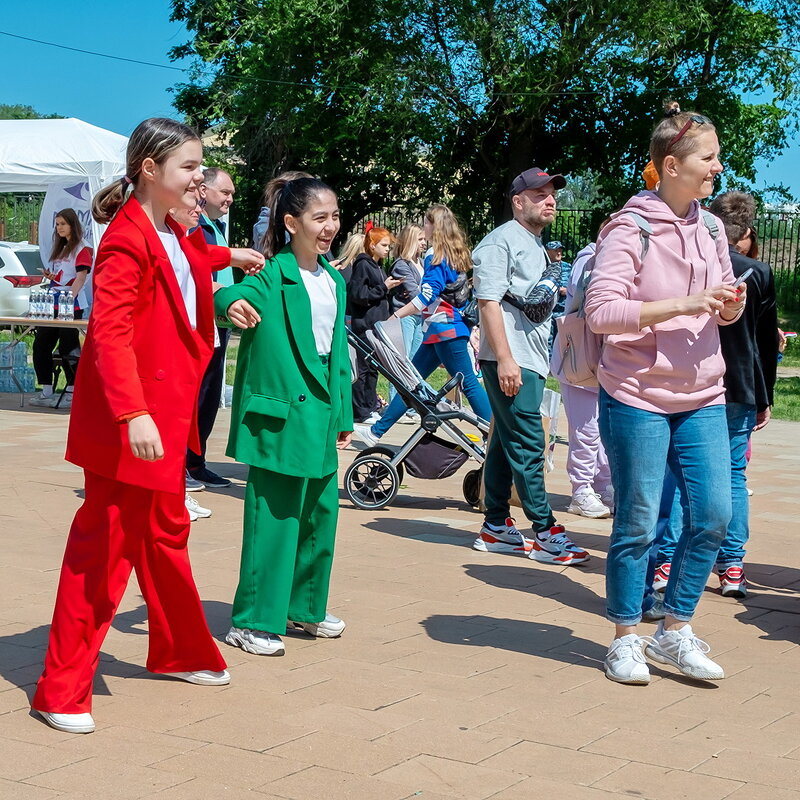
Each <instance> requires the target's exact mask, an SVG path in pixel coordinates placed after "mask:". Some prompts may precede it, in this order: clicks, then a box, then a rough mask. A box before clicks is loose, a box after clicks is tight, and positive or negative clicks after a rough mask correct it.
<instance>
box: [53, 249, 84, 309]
mask: <svg viewBox="0 0 800 800" xmlns="http://www.w3.org/2000/svg"><path fill="white" fill-rule="evenodd" d="M91 269H92V248H91V247H89V246H88V245H87V244H86V243H85V242H81V243H80V244H79V245H78V246H77V247H76V248H75V249H74V250H73V251H72V254H71V255H69V256H67V257H66V258H58V259H56V260H55V261H51V262H50V271H51V272H54V273H55V276H54V277H53V279H52V280H51V281H50V286H51V287H53V288H60V287H70V286H72V284H73V283H75V278H76V277H77V276H78V272H81V271H84V270H85V271H86V272H90V271H91ZM87 307H88V303H87V298H86V289H81V290H80V292H78V296H77V297H76V298H75V308H81V309H85V308H87Z"/></svg>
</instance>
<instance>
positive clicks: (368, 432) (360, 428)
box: [353, 422, 380, 447]
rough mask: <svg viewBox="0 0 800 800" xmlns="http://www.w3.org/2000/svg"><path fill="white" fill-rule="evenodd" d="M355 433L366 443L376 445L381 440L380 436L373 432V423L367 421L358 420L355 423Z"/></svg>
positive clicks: (371, 445)
mask: <svg viewBox="0 0 800 800" xmlns="http://www.w3.org/2000/svg"><path fill="white" fill-rule="evenodd" d="M353 433H354V434H355V435H356V436H358V438H359V439H361V441H362V442H364V444H368V445H369V446H370V447H375V445H376V444H378V442H379V441H380V437H378V436H376V435H375V434H374V433H373V432H372V424H371V423H367V422H356V423H355V424H354V425H353Z"/></svg>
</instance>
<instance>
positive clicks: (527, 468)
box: [481, 361, 556, 532]
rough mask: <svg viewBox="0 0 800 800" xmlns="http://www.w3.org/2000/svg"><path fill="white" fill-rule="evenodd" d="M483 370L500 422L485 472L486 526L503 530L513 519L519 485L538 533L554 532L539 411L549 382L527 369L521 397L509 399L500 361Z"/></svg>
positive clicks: (487, 363) (496, 419) (483, 365)
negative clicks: (500, 378)
mask: <svg viewBox="0 0 800 800" xmlns="http://www.w3.org/2000/svg"><path fill="white" fill-rule="evenodd" d="M481 369H482V371H483V377H484V385H485V386H486V392H487V394H488V395H489V402H490V403H491V406H492V414H493V417H492V419H493V421H494V432H493V434H492V438H491V441H490V442H489V448H488V450H487V453H486V463H485V464H484V467H483V474H484V485H485V487H486V496H485V498H484V503H485V506H486V521H487V522H489V523H492V524H494V525H502V524H503V523H504V522H505V520H506V517H508V516H510V510H509V500H510V499H511V483H512V481H513V482H514V486H516V487H517V494H518V495H519V499H520V502H521V503H522V510H523V511H524V512H525V516H526V517H527V518H528V519H529V520H530V523H531V526H532V527H533V530H534V531H535V532H539V531H546V530H549V529H550V528H551V527H552V526H553V525H555V524H556V521H555V517H554V516H553V511H552V509H551V508H550V501H549V500H548V498H547V491H546V490H545V485H544V465H545V440H544V428H543V427H542V415H541V412H540V411H539V407H540V406H541V404H542V396H543V394H544V384H545V379H544V378H543V377H542V376H541V375H539V374H537V373H536V372H533V371H532V370H529V369H523V370H522V386H521V387H520V390H519V393H518V394H516V395H515V396H514V397H508V395H506V394H504V393H503V390H502V389H501V388H500V383H499V381H498V379H497V362H495V361H481Z"/></svg>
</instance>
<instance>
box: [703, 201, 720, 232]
mask: <svg viewBox="0 0 800 800" xmlns="http://www.w3.org/2000/svg"><path fill="white" fill-rule="evenodd" d="M700 216H702V218H703V222H704V223H705V226H706V228H708V232H709V233H710V234H711V238H712V239H716V238H717V236H719V225H717V218H716V217H715V216H714V215H713V214H712V213H711V212H710V211H708V210H707V209H705V208H701V209H700Z"/></svg>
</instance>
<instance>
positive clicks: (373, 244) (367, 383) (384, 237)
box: [347, 228, 402, 423]
mask: <svg viewBox="0 0 800 800" xmlns="http://www.w3.org/2000/svg"><path fill="white" fill-rule="evenodd" d="M392 241H393V237H392V234H391V233H389V231H387V230H386V229H385V228H370V229H369V230H368V231H367V233H366V234H365V236H364V251H365V252H363V253H361V255H359V256H358V257H357V258H356V260H355V262H354V263H353V273H352V275H351V277H350V280H349V281H348V283H347V306H348V310H349V312H350V327H351V328H352V330H353V333H355V334H356V335H358V336H363V334H364V333H366V331H368V330H369V329H370V328H372V327H373V326H374V325H375V323H376V322H383V321H384V320H386V319H388V318H389V313H390V311H389V292H390V291H391V290H392V289H394V288H395V286H399V285H400V284H401V283H402V281H401V280H396V279H394V278H387V277H386V274H385V273H384V271H383V269H382V268H381V266H380V264H379V263H378V262H379V261H383V259H385V258H387V257H388V255H389V249H390V248H391V246H392ZM377 383H378V372H377V370H375V369H374V367H370V366H369V365H368V364H367V363H366V361H365V360H364V358H363V357H362V356H361V353H359V354H358V378H356V381H355V383H354V384H353V416H354V418H355V421H356V422H370V423H372V422H377V421H378V419H380V417H379V415H378V414H377V408H378V394H377V392H376V390H375V387H376V386H377Z"/></svg>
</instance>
